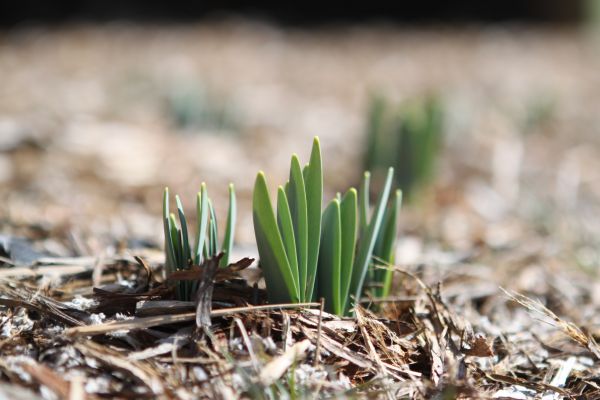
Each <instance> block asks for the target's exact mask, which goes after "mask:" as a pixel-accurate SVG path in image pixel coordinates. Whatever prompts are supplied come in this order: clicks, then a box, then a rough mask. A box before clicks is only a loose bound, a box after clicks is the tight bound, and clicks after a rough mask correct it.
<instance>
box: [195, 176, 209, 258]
mask: <svg viewBox="0 0 600 400" xmlns="http://www.w3.org/2000/svg"><path fill="white" fill-rule="evenodd" d="M196 212H197V214H198V233H197V236H196V246H195V247H194V254H195V258H194V263H195V264H196V265H199V264H201V263H202V252H203V250H204V241H205V239H206V229H207V225H208V191H207V189H206V183H204V182H202V185H201V186H200V192H198V195H197V198H196Z"/></svg>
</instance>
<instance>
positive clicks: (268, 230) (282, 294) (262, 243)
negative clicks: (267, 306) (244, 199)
mask: <svg viewBox="0 0 600 400" xmlns="http://www.w3.org/2000/svg"><path fill="white" fill-rule="evenodd" d="M252 217H253V221H254V233H255V235H256V244H257V246H258V254H259V257H260V264H261V266H262V268H263V271H264V277H265V281H266V284H267V293H268V295H269V301H271V302H273V303H279V302H299V301H300V296H299V290H298V289H299V288H298V287H297V286H296V284H295V282H294V277H293V275H292V271H291V268H290V263H289V262H288V260H287V256H286V254H285V248H284V246H283V241H282V239H281V235H280V233H279V229H278V227H277V221H276V220H275V214H274V212H273V206H272V205H271V199H270V198H269V192H268V190H267V182H266V179H265V176H264V174H263V173H262V172H259V173H258V175H257V176H256V182H255V183H254V193H253V196H252Z"/></svg>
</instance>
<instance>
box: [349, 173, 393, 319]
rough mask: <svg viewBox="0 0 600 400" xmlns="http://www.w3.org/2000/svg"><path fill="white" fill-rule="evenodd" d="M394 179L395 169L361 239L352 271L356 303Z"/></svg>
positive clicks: (352, 286) (351, 292) (351, 288)
mask: <svg viewBox="0 0 600 400" xmlns="http://www.w3.org/2000/svg"><path fill="white" fill-rule="evenodd" d="M393 177H394V169H393V168H390V169H389V170H388V174H387V178H386V180H385V185H384V187H383V191H382V192H381V195H380V196H379V201H378V203H377V208H376V209H375V212H374V214H373V218H372V219H371V221H370V222H369V225H368V226H367V230H366V234H365V235H363V236H361V238H360V242H359V249H358V253H357V256H356V259H355V261H354V268H353V270H352V280H351V281H350V294H352V295H353V296H354V301H357V300H359V299H360V296H361V294H362V288H363V284H364V282H365V277H366V275H367V271H368V269H369V264H370V263H371V256H372V255H373V248H374V247H375V240H376V239H377V236H378V234H379V230H380V229H381V222H382V219H383V214H384V212H385V207H386V204H387V201H388V198H389V195H390V189H391V187H392V179H393ZM349 306H353V304H352V302H349ZM347 308H348V307H347Z"/></svg>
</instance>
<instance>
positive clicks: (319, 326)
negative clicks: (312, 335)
mask: <svg viewBox="0 0 600 400" xmlns="http://www.w3.org/2000/svg"><path fill="white" fill-rule="evenodd" d="M319 302H320V303H321V305H320V307H319V323H318V325H317V344H316V347H317V349H316V354H315V363H314V366H315V368H316V367H318V366H319V363H320V362H321V325H322V323H323V308H324V307H325V299H324V298H323V297H321V299H320V300H319Z"/></svg>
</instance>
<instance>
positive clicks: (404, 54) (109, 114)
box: [0, 0, 600, 270]
mask: <svg viewBox="0 0 600 400" xmlns="http://www.w3.org/2000/svg"><path fill="white" fill-rule="evenodd" d="M288 7H289V4H287V3H282V2H274V1H272V2H263V3H258V4H255V5H253V6H252V7H250V6H249V5H247V4H246V2H236V1H220V2H216V1H204V2H177V1H175V2H156V3H154V2H144V1H135V0H124V1H120V2H103V1H99V0H84V1H66V0H64V1H54V2H47V3H45V2H42V3H40V2H36V1H32V0H25V1H20V2H2V3H0V229H1V231H0V233H3V234H5V235H11V236H15V237H26V238H30V239H44V241H42V243H44V244H43V245H42V246H43V249H41V250H43V251H45V252H49V253H52V254H62V255H85V254H91V255H97V254H99V253H106V252H109V253H110V252H115V251H119V249H120V248H124V247H127V248H135V247H138V246H161V245H162V239H161V235H162V228H161V221H160V209H161V195H162V190H163V188H164V186H169V187H170V189H171V191H172V192H176V193H179V194H181V195H182V199H183V201H184V204H185V205H186V206H187V207H188V208H189V210H190V211H189V212H190V214H192V215H193V208H192V206H193V201H194V199H195V198H194V194H195V192H196V191H197V190H198V188H199V186H200V183H201V182H203V181H205V182H207V183H208V187H209V192H210V195H211V197H212V198H213V200H215V203H216V209H217V212H218V213H219V215H221V216H222V215H223V214H224V212H225V211H226V201H225V200H226V195H227V184H228V183H229V182H233V183H234V184H235V185H236V188H237V193H238V199H239V206H238V207H239V219H238V227H237V228H238V231H237V236H236V240H237V242H238V243H239V244H240V245H241V246H242V247H243V246H252V245H253V242H254V238H253V230H252V224H251V214H250V211H251V204H250V199H251V190H252V186H253V181H254V177H255V174H256V172H257V171H258V170H261V169H262V170H265V171H266V172H267V175H268V177H269V183H270V185H271V186H272V187H273V188H275V185H276V184H280V183H282V182H283V181H284V180H285V179H286V174H287V172H286V171H287V170H288V164H289V157H290V155H291V154H292V153H293V152H296V153H298V154H299V155H300V157H301V159H302V160H305V161H306V160H307V156H308V152H309V151H310V145H311V138H312V137H313V136H315V135H318V136H319V137H320V138H321V141H322V146H323V157H324V167H325V185H326V198H330V197H331V196H333V195H334V194H335V192H336V191H339V190H345V188H347V187H348V186H349V185H357V184H358V183H359V181H360V178H361V174H362V170H364V169H367V168H368V169H371V170H374V171H375V176H377V171H379V170H380V169H382V168H385V167H387V166H389V165H393V166H395V167H396V169H397V172H398V174H397V175H398V185H399V186H401V187H402V188H403V189H404V191H405V194H406V196H405V198H406V202H405V207H404V209H403V213H402V218H401V221H402V235H403V239H402V241H401V256H400V260H401V261H402V260H404V261H406V262H411V261H414V260H415V255H418V254H422V249H423V248H424V247H427V246H433V247H435V248H437V249H439V250H440V251H447V250H452V251H465V252H472V251H475V250H476V249H481V248H485V249H488V250H490V249H491V251H494V250H497V249H504V248H515V247H518V246H523V245H525V246H527V247H528V248H531V249H532V250H531V251H537V250H539V249H544V251H546V252H548V253H549V254H552V255H553V256H555V255H558V256H562V257H563V259H564V260H567V261H568V262H569V264H572V265H578V266H581V267H582V268H585V269H589V270H592V268H593V267H595V266H596V265H597V262H598V260H599V258H600V254H599V253H598V249H600V246H598V241H599V238H600V218H598V217H599V216H600V207H599V206H600V201H599V200H600V181H599V180H600V135H599V133H600V132H599V131H600V113H599V112H598V111H599V110H600V74H599V73H598V72H599V71H600V18H599V16H600V12H599V11H600V2H598V1H594V0H580V1H575V0H574V1H568V2H567V1H560V0H546V1H543V0H522V1H499V0H493V1H486V2H480V1H474V0H473V1H468V0H463V1H455V2H437V1H433V0H426V1H421V2H396V3H389V2H383V1H370V2H363V3H360V4H357V5H352V6H349V5H345V6H344V7H340V6H339V5H338V4H335V3H329V4H325V5H324V4H323V3H322V2H319V3H317V2H311V1H308V2H302V4H299V5H296V6H294V7H293V8H288Z"/></svg>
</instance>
